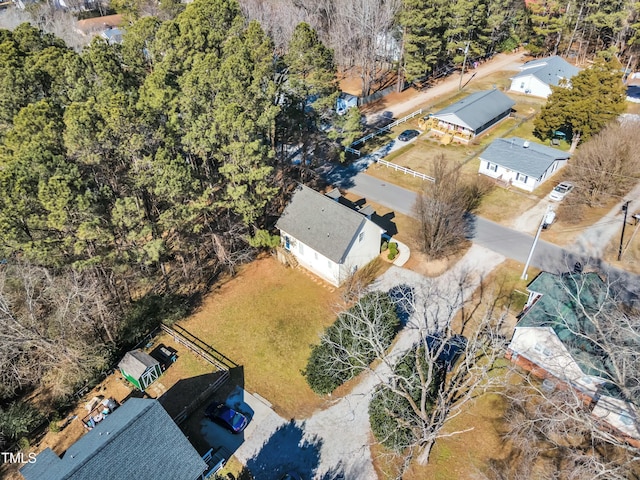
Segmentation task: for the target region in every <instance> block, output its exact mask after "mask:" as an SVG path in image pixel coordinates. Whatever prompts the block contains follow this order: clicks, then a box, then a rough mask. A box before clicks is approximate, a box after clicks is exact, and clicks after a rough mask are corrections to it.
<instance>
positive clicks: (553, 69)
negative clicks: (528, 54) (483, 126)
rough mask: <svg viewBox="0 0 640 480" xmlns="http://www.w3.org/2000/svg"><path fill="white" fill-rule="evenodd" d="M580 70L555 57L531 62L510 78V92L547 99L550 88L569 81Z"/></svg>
mask: <svg viewBox="0 0 640 480" xmlns="http://www.w3.org/2000/svg"><path fill="white" fill-rule="evenodd" d="M579 71H580V69H579V68H578V67H574V66H573V65H571V64H570V63H569V62H567V61H566V60H564V59H562V58H560V57H558V56H557V55H555V56H553V57H548V58H541V59H538V60H531V61H530V62H527V63H525V64H524V65H522V66H521V67H520V73H518V74H517V75H515V76H514V77H512V78H511V88H510V89H509V90H510V91H512V92H519V93H525V94H527V95H532V96H534V97H542V98H547V97H548V96H549V95H551V86H556V87H557V86H558V85H560V82H561V81H562V80H571V77H573V76H574V75H576V74H577V73H578V72H579Z"/></svg>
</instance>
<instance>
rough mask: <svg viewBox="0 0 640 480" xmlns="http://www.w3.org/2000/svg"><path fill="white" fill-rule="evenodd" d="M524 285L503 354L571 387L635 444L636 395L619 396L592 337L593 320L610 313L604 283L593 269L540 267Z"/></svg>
mask: <svg viewBox="0 0 640 480" xmlns="http://www.w3.org/2000/svg"><path fill="white" fill-rule="evenodd" d="M527 290H528V291H529V298H528V301H527V303H526V305H525V308H524V310H523V312H522V313H521V314H520V318H519V321H518V323H517V324H516V327H515V331H514V333H513V337H512V338H511V342H510V343H509V347H508V350H507V358H509V359H510V360H511V361H512V362H513V363H514V364H516V365H518V366H519V367H521V368H524V369H525V370H528V371H530V372H531V373H533V374H534V375H536V376H538V377H541V378H549V379H553V380H555V381H556V382H559V383H561V384H565V385H568V386H570V387H571V388H572V389H573V390H574V391H576V392H577V393H578V394H579V396H580V397H581V398H582V399H583V400H584V401H585V402H586V404H587V406H590V407H591V408H592V410H591V414H592V416H594V417H596V418H597V419H598V420H599V421H600V423H602V422H604V423H606V424H608V426H609V427H612V429H613V430H615V432H616V434H618V435H620V436H622V437H624V439H625V441H627V442H628V443H630V444H633V445H635V446H636V447H638V448H640V417H639V416H638V415H639V413H640V412H639V411H638V408H637V406H636V405H635V403H636V401H637V399H629V398H624V396H623V395H622V392H621V391H620V389H619V388H617V387H616V385H615V384H614V383H613V381H614V379H615V378H616V375H615V374H614V366H613V365H612V361H611V359H610V357H609V356H608V355H607V354H606V352H605V351H604V350H603V349H602V348H601V346H600V344H599V343H598V341H597V338H598V333H599V332H598V326H597V325H596V324H595V323H594V320H593V319H594V318H597V317H600V318H602V319H607V321H609V319H610V318H611V316H610V315H609V314H608V313H607V312H608V310H607V306H606V303H605V300H606V297H607V286H606V285H605V283H604V282H603V281H602V279H601V278H600V277H599V276H598V275H597V274H596V273H593V272H589V273H580V272H573V273H564V274H559V275H558V274H553V273H549V272H542V273H540V274H539V275H538V276H537V277H536V278H535V279H533V281H532V282H531V283H530V284H529V285H528V286H527ZM637 347H638V349H639V350H640V345H638V346H637Z"/></svg>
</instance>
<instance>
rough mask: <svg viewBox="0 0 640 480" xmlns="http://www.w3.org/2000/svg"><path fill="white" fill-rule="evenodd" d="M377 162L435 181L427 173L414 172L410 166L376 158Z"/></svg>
mask: <svg viewBox="0 0 640 480" xmlns="http://www.w3.org/2000/svg"><path fill="white" fill-rule="evenodd" d="M378 163H379V164H380V165H384V166H385V167H389V168H393V169H394V170H397V171H400V172H402V173H405V174H407V175H411V176H413V177H418V178H421V179H422V180H428V181H430V182H435V181H436V179H435V178H433V177H430V176H429V175H425V174H424V173H420V172H416V171H415V170H411V169H410V168H407V167H403V166H401V165H396V164H395V163H391V162H387V161H386V160H382V159H380V160H378Z"/></svg>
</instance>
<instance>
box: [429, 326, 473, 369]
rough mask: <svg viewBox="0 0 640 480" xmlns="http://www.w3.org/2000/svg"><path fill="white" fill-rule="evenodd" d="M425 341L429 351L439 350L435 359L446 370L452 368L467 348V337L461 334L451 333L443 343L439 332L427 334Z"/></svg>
mask: <svg viewBox="0 0 640 480" xmlns="http://www.w3.org/2000/svg"><path fill="white" fill-rule="evenodd" d="M426 341H427V348H428V349H429V351H431V352H433V353H436V352H439V353H438V358H436V359H435V361H436V362H437V363H439V364H440V365H442V366H444V367H445V369H446V370H447V372H450V371H451V370H453V367H455V365H456V363H458V360H460V357H461V356H462V355H463V354H464V351H465V349H466V348H467V339H466V338H465V337H463V336H462V335H452V336H451V337H450V338H447V339H446V340H445V341H444V345H442V341H443V339H442V336H441V335H440V334H434V335H427V338H426Z"/></svg>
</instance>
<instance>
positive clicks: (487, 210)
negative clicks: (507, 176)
mask: <svg viewBox="0 0 640 480" xmlns="http://www.w3.org/2000/svg"><path fill="white" fill-rule="evenodd" d="M536 203H538V200H537V199H536V198H535V197H534V198H532V197H531V196H529V195H527V194H526V193H521V192H519V191H517V190H515V189H510V190H506V189H504V188H501V187H496V188H494V189H493V190H492V191H491V192H489V193H488V194H487V195H486V196H485V197H483V199H482V201H481V203H480V207H479V208H478V211H477V212H476V213H477V214H478V215H480V216H481V217H484V218H487V219H489V220H492V221H494V222H497V223H501V224H504V225H508V224H509V222H510V221H511V220H513V219H514V218H517V217H518V216H519V215H521V214H522V213H524V212H526V211H527V210H529V209H530V208H531V207H533V206H534V205H535V204H536Z"/></svg>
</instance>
